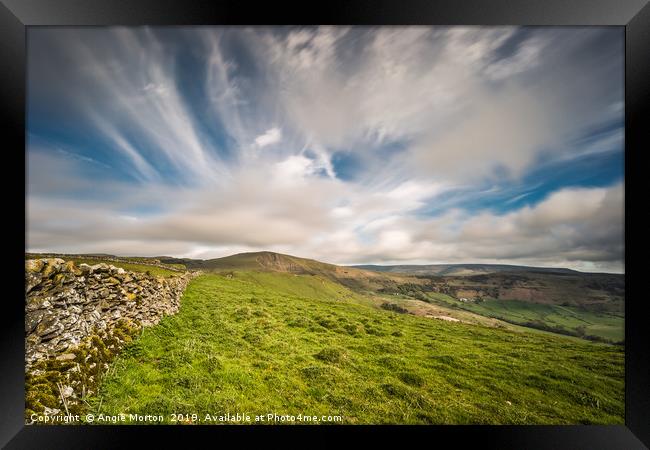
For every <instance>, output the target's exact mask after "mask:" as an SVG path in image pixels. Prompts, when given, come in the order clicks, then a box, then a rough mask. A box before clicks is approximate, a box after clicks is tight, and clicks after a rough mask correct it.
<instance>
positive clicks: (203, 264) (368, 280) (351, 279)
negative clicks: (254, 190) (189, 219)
mask: <svg viewBox="0 0 650 450" xmlns="http://www.w3.org/2000/svg"><path fill="white" fill-rule="evenodd" d="M157 259H159V260H160V261H161V262H163V263H166V264H185V265H186V266H187V268H188V269H201V270H207V271H215V272H223V271H235V270H239V271H246V270H254V271H259V272H284V273H293V274H296V275H318V276H322V277H324V278H326V279H329V280H332V281H336V282H339V283H341V284H343V285H345V286H347V287H349V288H352V289H355V290H358V291H366V290H376V289H380V288H382V287H388V286H396V285H398V284H401V283H408V282H410V283H416V284H424V283H426V280H420V279H418V278H415V277H414V276H411V275H402V274H392V273H380V272H377V271H371V270H365V269H361V268H355V267H346V266H337V265H334V264H328V263H323V262H320V261H316V260H313V259H307V258H299V257H297V256H291V255H284V254H281V253H275V252H250V253H238V254H236V255H231V256H225V257H223V258H214V259H207V260H196V259H182V258H165V257H157Z"/></svg>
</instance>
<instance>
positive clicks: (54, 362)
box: [25, 258, 200, 412]
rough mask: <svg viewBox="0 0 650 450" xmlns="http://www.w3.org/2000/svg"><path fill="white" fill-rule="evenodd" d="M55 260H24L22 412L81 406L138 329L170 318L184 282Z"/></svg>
mask: <svg viewBox="0 0 650 450" xmlns="http://www.w3.org/2000/svg"><path fill="white" fill-rule="evenodd" d="M199 274H200V272H188V273H184V274H182V275H178V276H173V277H166V278H165V277H157V276H153V275H149V274H147V273H139V272H130V271H125V270H124V269H122V268H118V267H115V266H112V265H108V264H105V263H100V264H96V265H93V266H90V265H87V264H80V265H78V266H77V265H75V264H74V263H73V262H72V261H68V262H66V261H65V260H63V259H60V258H50V259H32V260H27V261H26V262H25V338H26V346H25V364H26V385H27V410H28V412H29V411H36V412H43V411H45V412H48V411H50V412H52V411H59V410H62V409H63V408H65V409H66V410H69V409H73V406H75V405H81V402H82V400H83V397H85V396H87V395H90V394H93V393H94V389H95V387H96V385H97V382H98V381H99V378H100V377H101V375H102V373H103V371H105V370H106V369H107V368H108V363H109V362H110V360H111V359H112V356H114V355H115V354H116V353H117V352H118V351H119V350H120V349H121V348H122V347H123V346H124V345H125V344H126V343H128V342H130V341H131V339H132V338H133V337H134V336H135V335H136V334H137V332H138V331H140V330H141V329H142V328H143V327H147V326H151V325H154V324H157V323H158V322H159V321H160V320H161V319H162V318H163V317H164V316H166V315H170V314H175V313H176V312H177V311H178V308H179V306H180V299H181V296H182V294H183V292H184V290H185V288H186V287H187V284H188V283H189V281H190V280H191V279H192V278H194V277H195V276H197V275H199Z"/></svg>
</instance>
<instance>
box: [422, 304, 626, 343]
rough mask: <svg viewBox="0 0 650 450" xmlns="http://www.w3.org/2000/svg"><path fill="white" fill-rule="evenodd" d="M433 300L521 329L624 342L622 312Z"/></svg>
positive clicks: (557, 306) (544, 305) (539, 305)
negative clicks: (521, 327) (502, 321)
mask: <svg viewBox="0 0 650 450" xmlns="http://www.w3.org/2000/svg"><path fill="white" fill-rule="evenodd" d="M432 297H433V298H435V299H436V301H437V302H440V303H441V304H444V305H448V306H453V307H456V308H460V309H463V310H466V311H471V312H474V313H476V314H479V315H481V316H485V317H493V318H495V319H500V320H504V321H507V322H509V323H512V324H518V325H521V326H526V327H531V328H536V329H541V330H547V331H552V332H555V333H560V334H570V335H573V336H578V337H584V338H590V339H596V340H603V341H606V342H612V343H618V342H621V341H623V340H624V339H625V318H624V315H623V313H617V312H597V311H590V310H587V309H580V308H577V307H570V306H561V305H548V304H538V303H531V302H525V301H519V300H496V299H486V300H483V301H481V302H479V303H472V302H458V300H456V299H454V298H452V297H449V296H447V295H444V294H433V295H432Z"/></svg>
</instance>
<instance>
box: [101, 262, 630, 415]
mask: <svg viewBox="0 0 650 450" xmlns="http://www.w3.org/2000/svg"><path fill="white" fill-rule="evenodd" d="M623 356H624V354H623V350H622V349H621V348H620V347H616V346H609V345H604V344H596V343H589V342H579V341H577V340H575V339H573V340H570V339H565V338H563V337H559V336H558V337H555V336H546V335H542V334H539V333H537V334H535V333H529V334H528V333H521V332H513V331H508V330H499V329H494V328H488V327H482V326H477V325H467V324H461V323H447V322H444V321H438V320H432V319H426V318H421V317H415V316H412V315H408V314H398V313H394V312H389V311H384V310H382V309H379V308H377V307H373V306H369V304H364V301H363V298H362V297H360V296H359V295H358V294H355V293H353V292H351V291H349V290H347V289H346V288H344V287H342V286H340V285H338V284H335V283H332V282H330V281H327V280H324V279H321V278H319V277H315V276H295V275H291V274H281V273H275V274H274V273H252V272H248V273H239V272H236V273H234V276H233V277H230V278H228V277H226V276H220V275H214V274H210V275H204V276H201V277H199V278H197V279H195V280H193V281H192V282H191V283H190V285H189V286H188V288H187V290H186V292H185V294H184V296H183V299H182V306H181V309H180V311H179V312H178V313H177V314H176V315H174V316H168V317H165V318H164V319H163V320H162V321H161V322H160V323H159V324H158V325H157V326H155V327H152V328H148V329H146V330H145V331H144V332H143V334H142V336H141V337H140V338H139V339H138V340H136V341H135V342H134V343H133V344H131V345H130V346H129V347H127V349H126V350H125V351H124V352H123V354H122V355H121V356H120V357H118V359H117V360H116V361H115V362H114V364H113V366H112V367H111V369H110V371H109V374H108V375H106V377H105V378H104V380H103V382H102V384H101V389H100V393H99V395H98V396H97V397H94V398H92V399H90V400H89V403H90V405H91V407H92V410H93V411H94V412H96V413H100V412H101V413H104V414H119V413H125V414H130V413H131V414H163V415H164V417H165V420H166V421H167V422H168V421H169V418H170V416H169V414H171V413H187V414H193V413H196V414H198V415H199V417H200V418H202V417H203V416H204V415H205V414H206V413H210V414H223V413H227V412H229V413H231V414H235V413H237V412H240V413H247V414H250V415H251V416H253V417H255V416H256V415H265V414H268V413H277V414H280V415H281V414H291V415H298V414H308V415H319V416H320V415H341V416H342V418H343V422H344V423H363V424H381V423H400V424H401V423H424V424H426V423H433V424H577V423H584V424H589V423H599V424H622V423H623V422H624V420H623V413H624V403H623V398H624V397H623V393H624V385H623Z"/></svg>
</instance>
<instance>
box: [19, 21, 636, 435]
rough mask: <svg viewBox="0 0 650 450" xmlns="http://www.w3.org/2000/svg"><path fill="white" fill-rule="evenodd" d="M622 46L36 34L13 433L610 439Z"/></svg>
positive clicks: (463, 38)
mask: <svg viewBox="0 0 650 450" xmlns="http://www.w3.org/2000/svg"><path fill="white" fill-rule="evenodd" d="M624 40H625V34H624V29H623V28H622V27H594V26H590V27H548V26H544V27H516V26H498V27H497V26H318V27H317V26H188V27H178V26H174V27H163V26H157V27H116V26H111V27H54V26H53V27H30V28H29V29H28V32H27V85H26V87H27V117H26V121H27V129H26V153H25V161H26V197H25V209H26V230H25V239H26V248H25V423H26V424H28V425H35V426H39V425H42V426H48V425H84V426H92V425H161V424H164V425H284V426H291V425H389V424H399V425H475V424H481V425H482V424H486V425H513V424H515V425H575V424H598V425H623V424H624V423H625V402H624V400H625V398H624V393H625V383H624V380H625V301H626V300H625V265H624V261H625V245H624V219H625V211H624V199H625V173H624V158H625V151H624Z"/></svg>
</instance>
